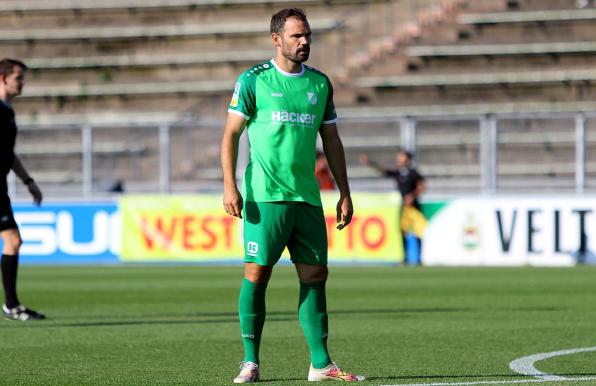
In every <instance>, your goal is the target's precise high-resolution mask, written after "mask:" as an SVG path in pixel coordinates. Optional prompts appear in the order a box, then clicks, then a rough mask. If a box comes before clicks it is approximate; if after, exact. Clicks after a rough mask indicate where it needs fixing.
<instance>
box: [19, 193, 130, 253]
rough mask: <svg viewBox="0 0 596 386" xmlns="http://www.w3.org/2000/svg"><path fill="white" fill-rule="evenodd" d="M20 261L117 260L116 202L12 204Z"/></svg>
mask: <svg viewBox="0 0 596 386" xmlns="http://www.w3.org/2000/svg"><path fill="white" fill-rule="evenodd" d="M13 210H14V215H15V220H16V221H17V223H18V224H19V230H20V232H21V238H22V239H23V245H22V246H21V250H20V261H21V263H24V264H98V263H100V264H101V263H103V264H105V263H118V262H119V255H120V238H121V235H120V234H121V227H120V214H119V211H118V204H117V203H116V202H110V201H108V202H84V203H76V202H74V203H73V202H64V203H63V202H61V203H44V204H43V205H42V206H41V207H35V206H33V205H31V204H24V203H14V204H13Z"/></svg>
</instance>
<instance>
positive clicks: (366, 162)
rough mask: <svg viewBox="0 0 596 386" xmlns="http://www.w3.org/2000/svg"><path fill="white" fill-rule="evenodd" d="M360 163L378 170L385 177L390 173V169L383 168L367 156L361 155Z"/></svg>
mask: <svg viewBox="0 0 596 386" xmlns="http://www.w3.org/2000/svg"><path fill="white" fill-rule="evenodd" d="M360 163H361V164H363V165H365V166H369V167H371V168H373V169H375V170H377V171H378V172H379V173H381V174H383V175H385V174H387V173H388V172H389V169H387V168H386V167H384V166H382V165H381V164H379V163H377V162H376V161H373V160H371V159H370V158H369V157H368V155H366V154H361V155H360Z"/></svg>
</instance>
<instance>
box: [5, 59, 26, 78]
mask: <svg viewBox="0 0 596 386" xmlns="http://www.w3.org/2000/svg"><path fill="white" fill-rule="evenodd" d="M15 67H20V68H22V69H23V70H24V71H26V70H27V69H28V68H29V67H27V65H26V64H25V63H23V62H21V61H20V60H16V59H9V58H4V59H2V60H0V75H3V76H9V75H10V74H12V73H13V71H14V68H15Z"/></svg>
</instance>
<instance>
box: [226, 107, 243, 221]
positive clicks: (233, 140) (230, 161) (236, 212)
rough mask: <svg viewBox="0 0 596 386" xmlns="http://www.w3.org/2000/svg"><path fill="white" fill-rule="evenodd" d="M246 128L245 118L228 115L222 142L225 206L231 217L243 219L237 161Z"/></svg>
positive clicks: (232, 114)
mask: <svg viewBox="0 0 596 386" xmlns="http://www.w3.org/2000/svg"><path fill="white" fill-rule="evenodd" d="M245 127H246V120H245V118H244V117H242V116H241V115H238V114H234V113H228V119H227V121H226V125H225V127H224V133H223V138H222V140H221V169H222V172H223V180H224V195H223V206H224V209H225V211H226V213H228V214H229V215H232V216H235V217H238V218H242V195H241V194H240V192H239V191H238V186H237V184H236V161H237V160H238V143H239V141H240V136H241V135H242V132H243V131H244V128H245Z"/></svg>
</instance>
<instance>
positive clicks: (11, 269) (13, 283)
mask: <svg viewBox="0 0 596 386" xmlns="http://www.w3.org/2000/svg"><path fill="white" fill-rule="evenodd" d="M1 265H2V285H3V286H4V299H5V301H4V304H6V307H8V308H12V307H16V306H18V305H19V304H20V303H19V299H18V298H17V269H18V267H19V256H18V255H2V264H1Z"/></svg>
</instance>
